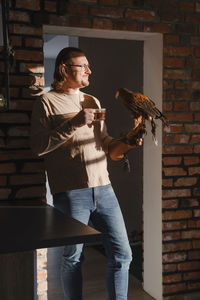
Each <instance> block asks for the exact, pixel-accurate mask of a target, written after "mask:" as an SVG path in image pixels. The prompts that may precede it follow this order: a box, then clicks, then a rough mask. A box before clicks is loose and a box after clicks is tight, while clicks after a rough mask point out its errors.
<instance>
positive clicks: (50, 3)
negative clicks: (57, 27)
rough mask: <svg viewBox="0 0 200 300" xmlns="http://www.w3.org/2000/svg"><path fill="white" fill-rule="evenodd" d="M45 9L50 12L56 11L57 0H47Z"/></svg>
mask: <svg viewBox="0 0 200 300" xmlns="http://www.w3.org/2000/svg"><path fill="white" fill-rule="evenodd" d="M44 5H45V10H46V11H48V12H56V2H54V1H45V4H44Z"/></svg>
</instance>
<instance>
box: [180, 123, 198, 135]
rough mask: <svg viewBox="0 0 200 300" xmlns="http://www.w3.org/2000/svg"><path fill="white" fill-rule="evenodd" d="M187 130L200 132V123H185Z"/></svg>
mask: <svg viewBox="0 0 200 300" xmlns="http://www.w3.org/2000/svg"><path fill="white" fill-rule="evenodd" d="M184 126H185V130H186V132H194V133H195V132H196V133H198V132H200V124H185V125H184Z"/></svg>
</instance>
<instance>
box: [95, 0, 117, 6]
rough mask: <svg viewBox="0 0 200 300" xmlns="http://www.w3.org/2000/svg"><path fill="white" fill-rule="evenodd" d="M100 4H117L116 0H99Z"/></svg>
mask: <svg viewBox="0 0 200 300" xmlns="http://www.w3.org/2000/svg"><path fill="white" fill-rule="evenodd" d="M99 3H100V4H103V5H104V4H106V5H118V3H119V2H118V0H99Z"/></svg>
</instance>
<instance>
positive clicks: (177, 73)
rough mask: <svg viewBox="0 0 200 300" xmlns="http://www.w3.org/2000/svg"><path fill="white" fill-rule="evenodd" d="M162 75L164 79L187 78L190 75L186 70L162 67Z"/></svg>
mask: <svg viewBox="0 0 200 300" xmlns="http://www.w3.org/2000/svg"><path fill="white" fill-rule="evenodd" d="M163 76H164V78H165V79H189V78H190V75H189V73H188V72H187V70H179V69H175V70H171V69H164V72H163Z"/></svg>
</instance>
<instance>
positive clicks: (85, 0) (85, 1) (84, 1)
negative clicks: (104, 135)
mask: <svg viewBox="0 0 200 300" xmlns="http://www.w3.org/2000/svg"><path fill="white" fill-rule="evenodd" d="M79 2H83V3H87V2H88V3H97V2H98V1H97V0H79Z"/></svg>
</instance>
